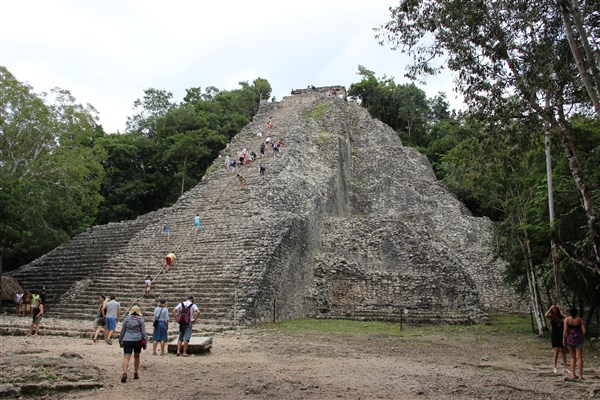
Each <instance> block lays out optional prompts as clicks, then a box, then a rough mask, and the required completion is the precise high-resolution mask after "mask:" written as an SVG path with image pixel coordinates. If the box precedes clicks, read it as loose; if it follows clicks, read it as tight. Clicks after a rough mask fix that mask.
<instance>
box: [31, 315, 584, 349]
mask: <svg viewBox="0 0 600 400" xmlns="http://www.w3.org/2000/svg"><path fill="white" fill-rule="evenodd" d="M40 322H42V316H41V315H40V316H39V317H35V318H34V319H33V323H34V324H39V323H40ZM581 347H583V345H582V346H581Z"/></svg>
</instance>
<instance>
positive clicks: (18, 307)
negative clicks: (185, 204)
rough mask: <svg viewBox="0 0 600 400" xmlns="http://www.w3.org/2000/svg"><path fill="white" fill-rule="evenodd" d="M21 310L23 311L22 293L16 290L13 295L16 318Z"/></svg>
mask: <svg viewBox="0 0 600 400" xmlns="http://www.w3.org/2000/svg"><path fill="white" fill-rule="evenodd" d="M21 309H23V291H22V290H17V292H16V293H15V314H17V316H19V314H21Z"/></svg>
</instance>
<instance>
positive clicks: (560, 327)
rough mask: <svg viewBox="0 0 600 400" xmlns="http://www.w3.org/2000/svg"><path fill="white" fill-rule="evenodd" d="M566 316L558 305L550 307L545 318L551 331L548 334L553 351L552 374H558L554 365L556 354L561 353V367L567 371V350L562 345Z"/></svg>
mask: <svg viewBox="0 0 600 400" xmlns="http://www.w3.org/2000/svg"><path fill="white" fill-rule="evenodd" d="M565 317H566V315H564V314H563V312H562V310H561V309H560V307H558V305H556V304H555V305H553V306H552V307H550V309H549V310H548V312H546V318H548V319H549V320H550V324H551V326H552V330H551V332H550V339H551V342H552V349H553V350H554V373H555V374H556V373H557V372H558V369H557V368H556V364H557V363H558V353H562V361H563V367H564V368H565V371H568V369H567V350H566V349H565V346H564V344H563V331H564V326H565V324H564V319H565Z"/></svg>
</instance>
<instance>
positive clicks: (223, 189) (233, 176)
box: [130, 128, 274, 309]
mask: <svg viewBox="0 0 600 400" xmlns="http://www.w3.org/2000/svg"><path fill="white" fill-rule="evenodd" d="M273 129H274V128H273ZM261 141H262V137H260V138H259V139H254V140H253V141H252V143H251V145H250V146H248V147H251V146H252V145H254V144H256V143H259V142H261ZM258 147H260V146H258ZM257 150H258V149H257ZM242 167H243V166H242V165H240V166H239V167H238V168H237V169H236V172H237V171H239V170H241V169H242ZM235 176H236V175H235V174H234V175H232V176H231V177H229V179H228V180H226V183H225V185H223V188H222V189H221V191H220V192H219V193H218V194H217V195H216V196H215V198H214V200H213V201H212V203H210V204H209V206H208V207H207V208H206V209H205V210H204V213H207V212H208V211H209V210H210V209H211V208H212V206H214V205H215V204H216V202H217V200H218V199H219V197H220V196H221V194H222V193H223V192H224V191H225V189H226V188H227V187H229V182H230V181H231V180H233V179H234V178H235ZM193 231H194V229H193V228H192V230H191V231H190V233H188V234H187V236H186V237H185V238H184V239H183V240H182V241H181V243H180V244H179V246H177V248H176V249H175V250H174V251H173V253H175V254H176V253H177V251H179V249H180V248H181V246H183V245H184V244H185V242H186V241H187V239H188V238H189V237H190V235H191V234H192V232H193ZM165 267H166V264H163V263H161V267H160V269H159V270H158V273H157V274H156V276H155V277H154V279H153V280H152V282H153V283H154V281H156V279H157V278H158V277H159V276H160V275H161V274H162V272H163V270H164V269H165ZM144 290H145V289H144ZM145 294H146V292H145V291H144V293H143V294H142V296H141V297H137V298H135V299H134V300H133V301H132V302H131V307H133V306H134V305H135V304H136V303H137V302H138V301H139V300H140V299H141V298H142V297H145ZM131 307H130V309H131Z"/></svg>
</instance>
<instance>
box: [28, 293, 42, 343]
mask: <svg viewBox="0 0 600 400" xmlns="http://www.w3.org/2000/svg"><path fill="white" fill-rule="evenodd" d="M42 315H44V305H43V304H42V300H40V299H39V298H37V299H35V304H34V305H33V320H32V321H31V325H30V326H29V336H32V335H37V334H39V333H40V323H41V322H42ZM34 330H35V333H33V331H34Z"/></svg>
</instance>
